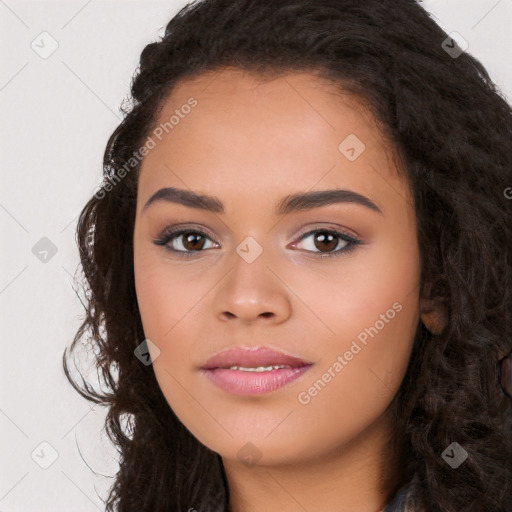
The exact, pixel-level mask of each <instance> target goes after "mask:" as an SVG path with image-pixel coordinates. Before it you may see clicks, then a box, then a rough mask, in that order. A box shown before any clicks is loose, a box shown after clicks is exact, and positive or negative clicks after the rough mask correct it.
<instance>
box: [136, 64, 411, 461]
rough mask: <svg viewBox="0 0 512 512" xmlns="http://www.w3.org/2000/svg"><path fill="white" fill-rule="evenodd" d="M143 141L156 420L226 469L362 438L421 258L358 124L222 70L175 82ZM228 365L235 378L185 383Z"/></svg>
mask: <svg viewBox="0 0 512 512" xmlns="http://www.w3.org/2000/svg"><path fill="white" fill-rule="evenodd" d="M191 98H192V99H191ZM186 105H193V106H192V107H191V108H188V107H186ZM171 116H174V119H173V120H172V121H171V123H172V126H170V124H169V119H171ZM166 122H167V129H163V130H162V129H161V128H160V130H158V127H159V126H162V125H163V123H166ZM156 130H158V131H154V132H153V134H150V135H151V136H152V139H153V141H154V143H155V144H151V146H153V145H154V147H153V148H152V149H150V151H149V153H148V154H147V155H146V156H145V158H144V160H143V162H142V165H141V172H140V176H139V186H138V196H137V212H136V221H135V230H134V272H135V283H136V292H137V299H138V303H139V308H140V313H141V318H142V323H143V327H144V332H145V335H146V338H147V339H149V340H150V341H151V344H149V346H150V351H151V354H152V356H153V358H154V361H153V368H154V371H155V374H156V377H157V380H158V383H159V385H160V387H161V389H162V392H163V394H164V396H165V398H166V399H167V401H168V403H169V405H170V407H171V408H172V409H173V410H174V412H175V413H176V415H177V416H178V417H179V418H180V420H181V421H182V423H183V424H184V425H185V426H186V427H187V428H188V429H189V430H190V432H191V433H192V434H193V435H194V436H195V437H196V438H197V439H198V440H199V441H200V442H202V443H203V444H205V445H206V446H208V447H209V448H211V449H212V450H214V451H215V452H217V453H219V454H220V455H221V456H222V457H223V458H224V459H225V460H233V461H236V460H238V459H240V460H242V459H243V458H246V456H250V457H252V458H253V459H258V460H259V461H260V463H261V464H265V463H266V464H277V463H279V462H281V461H284V460H286V461H288V462H290V461H292V460H297V461H298V460H311V459H313V458H315V457H316V458H318V457H322V456H326V455H327V454H328V453H330V452H331V453H332V451H333V450H334V449H337V448H339V449H342V448H343V447H348V446H349V445H350V443H352V442H353V441H354V440H356V439H358V438H360V437H361V436H362V435H364V433H365V432H369V431H374V432H377V431H378V429H377V430H375V429H376V428H377V427H378V426H379V425H381V426H383V425H385V421H384V420H385V418H386V416H387V415H386V409H387V408H388V406H389V404H390V402H391V401H392V399H393V397H394V396H395V394H396V392H397V391H398V388H399V386H400V384H401V382H402V379H403V376H404V374H405V371H406V368H407V364H408V361H409V358H410V354H411V347H412V343H413V338H414V334H415V331H416V328H417V325H418V321H419V318H420V304H419V288H418V286H419V278H420V257H419V250H418V244H417V237H416V217H415V213H414V208H413V202H412V198H411V193H410V190H409V187H408V184H407V183H406V182H405V181H404V179H403V178H402V177H400V175H399V173H398V169H397V167H396V164H395V163H394V162H396V161H397V159H396V158H394V157H393V151H392V150H393V148H392V147H391V146H390V144H388V142H387V141H386V139H385V137H384V136H383V135H382V134H381V133H380V132H379V130H378V128H377V125H376V121H375V119H373V118H372V116H371V114H370V113H369V112H368V110H366V109H365V108H364V107H363V106H362V104H361V103H360V102H358V100H357V99H356V98H355V97H353V96H350V95H349V94H342V93H339V91H336V89H335V88H334V86H332V85H328V84H327V83H325V82H322V81H320V80H319V78H318V77H316V76H315V75H313V74H309V73H290V74H286V75H283V76H282V77H280V78H277V79H273V80H267V81H262V80H260V79H257V78H255V77H254V76H251V75H249V74H247V73H244V72H242V71H240V70H236V69H231V68H225V69H223V70H222V72H216V73H208V74H204V75H201V76H199V77H196V78H194V79H191V80H186V81H182V82H180V84H179V85H178V86H177V87H176V88H175V89H174V90H173V92H172V94H171V96H170V97H169V98H168V100H167V102H166V103H165V105H164V108H163V110H162V112H161V114H160V117H159V119H158V121H157V128H156ZM155 134H157V135H155ZM171 188H172V189H179V190H178V193H177V192H176V191H174V193H171V191H169V190H167V191H163V192H160V193H159V194H158V195H157V196H155V194H156V193H157V192H158V191H161V190H162V189H171ZM179 191H184V192H181V193H179ZM342 191H345V192H342ZM347 191H348V192H347ZM185 194H188V196H185ZM190 194H198V195H201V196H202V199H201V201H200V202H199V204H198V203H197V201H196V202H194V201H193V200H192V199H191V198H190ZM303 194H306V195H305V196H304V197H303V198H302V199H292V196H295V195H303ZM205 196H208V200H207V199H206V197H205ZM290 199H291V200H290ZM148 202H149V203H148ZM172 229H176V230H178V231H179V230H183V231H182V232H181V233H170V231H171V230H172ZM141 341H142V340H141ZM258 347H264V348H267V349H269V350H274V351H276V352H279V353H281V356H276V355H275V354H274V355H272V354H271V355H268V354H266V355H265V354H263V351H256V352H254V351H252V350H251V349H255V348H258ZM237 348H239V349H242V352H238V353H235V354H234V355H233V358H234V359H230V360H227V359H225V360H223V362H224V366H226V364H227V365H228V366H230V367H231V366H235V368H234V369H224V370H220V371H219V368H221V367H222V365H221V364H220V363H218V361H217V363H218V364H217V366H216V367H217V368H218V369H217V370H214V369H210V370H204V369H202V368H203V367H204V366H205V364H206V363H207V361H208V360H209V359H210V358H211V357H212V356H213V355H216V354H218V353H221V352H223V351H225V350H229V349H237ZM243 349H247V350H245V351H244V350H243ZM254 354H260V355H261V354H263V356H262V357H263V359H264V358H265V357H266V358H267V359H266V360H265V361H263V359H257V358H256V359H254V358H253V359H251V357H253V356H254ZM283 354H284V355H283ZM287 356H288V358H287ZM290 356H291V357H293V358H296V359H289V357H290ZM244 357H245V359H244ZM226 361H228V363H226ZM236 362H239V364H236ZM283 362H284V364H283ZM233 363H235V364H233ZM274 363H281V364H274ZM269 365H274V366H279V368H274V369H269V368H267V366H269ZM301 365H302V366H301ZM207 366H208V365H207ZM210 366H213V367H215V365H214V364H213V365H210ZM236 366H238V367H244V368H245V369H237V368H236ZM257 366H263V367H264V368H263V370H262V369H261V368H260V369H259V371H258V372H256V371H251V369H252V370H255V369H256V367H257ZM372 429H373V430H372Z"/></svg>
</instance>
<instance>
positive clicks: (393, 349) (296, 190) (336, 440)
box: [64, 0, 512, 512]
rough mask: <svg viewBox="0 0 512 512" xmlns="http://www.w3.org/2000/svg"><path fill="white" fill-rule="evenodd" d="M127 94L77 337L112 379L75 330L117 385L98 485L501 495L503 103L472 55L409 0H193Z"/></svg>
mask: <svg viewBox="0 0 512 512" xmlns="http://www.w3.org/2000/svg"><path fill="white" fill-rule="evenodd" d="M455 50H457V51H455ZM132 96H133V105H132V107H131V109H130V110H129V111H127V112H126V117H125V119H124V120H123V122H122V123H121V124H120V126H119V127H118V128H117V129H116V130H115V132H114V133H113V134H112V136H111V138H110V140H109V142H108V144H107V148H106V151H105V157H104V168H105V173H104V174H105V180H104V181H105V182H104V185H103V187H102V188H101V189H99V190H98V191H97V192H96V193H95V195H94V197H92V198H91V200H90V201H89V202H88V203H87V205H86V206H85V208H84V210H83V212H82V215H81V217H80V221H79V226H78V233H77V235H78V244H79V248H80V256H81V262H82V266H83V270H84V275H85V277H86V280H87V284H88V288H89V296H88V302H87V304H86V311H87V316H86V318H85V320H84V322H83V325H82V326H81V328H80V330H79V332H78V333H77V335H76V338H75V340H74V343H73V345H72V347H71V349H74V348H75V346H76V345H77V344H78V342H80V340H82V339H83V338H84V337H86V336H89V337H91V338H92V341H93V342H94V343H95V344H96V347H97V365H98V368H99V369H100V371H101V372H102V375H103V377H104V378H105V381H106V383H107V384H108V385H109V386H110V390H109V391H108V392H107V391H106V392H104V393H103V392H98V391H96V390H94V389H93V388H92V387H90V386H87V385H86V384H85V383H84V384H85V387H84V388H83V389H82V388H80V387H79V386H78V385H77V384H76V383H74V382H73V381H72V380H71V378H70V377H69V374H68V372H67V368H66V359H65V357H66V354H64V368H65V371H66V375H68V378H70V381H71V383H72V384H73V385H74V386H75V388H76V389H77V390H78V391H79V392H80V393H81V394H82V395H83V396H85V397H86V398H88V399H89V400H91V401H93V402H96V403H102V404H105V405H107V406H108V407H109V412H108V417H107V429H108V431H109V435H110V436H111V438H112V440H113V441H114V442H115V443H116V444H117V445H118V446H119V449H120V453H121V461H120V462H121V468H120V471H119V473H118V474H117V476H116V480H115V484H114V486H113V487H112V489H111V494H110V496H109V499H108V502H107V510H120V511H128V510H148V511H170V510H172V511H178V510H189V511H193V510H200V511H207V510H208V511H228V510H229V511H232V512H239V511H253V510H254V511H256V510H279V511H283V512H284V511H292V510H293V511H295V510H307V511H309V512H312V511H315V510H350V511H360V512H370V511H371V512H375V511H382V510H385V511H386V512H398V511H414V512H419V511H425V512H435V511H443V512H444V511H446V512H452V511H460V510H464V511H474V512H477V511H478V512H481V511H483V510H485V511H487V510H489V511H496V512H498V511H502V512H505V511H510V510H512V439H511V436H510V428H511V426H512V414H511V412H512V403H511V400H510V398H509V396H507V393H510V389H509V386H510V378H509V377H510V373H509V372H510V369H509V368H510V358H509V357H508V356H509V354H510V352H511V350H512V338H511V332H512V329H511V320H510V311H512V297H511V292H510V290H511V289H512V274H511V268H512V265H511V251H510V249H511V248H512V231H511V226H512V213H511V201H510V200H509V197H510V196H509V194H507V190H508V187H510V185H511V183H512V173H511V168H512V165H511V164H512V142H511V135H512V119H511V108H510V106H509V105H508V104H507V102H506V101H505V100H504V99H503V98H502V97H501V96H500V94H499V92H498V91H497V90H496V88H495V86H494V84H493V83H492V82H491V80H490V79H489V76H488V75H487V73H486V71H485V69H484V68H483V67H482V65H481V64H480V63H479V62H478V61H477V60H476V59H474V58H473V57H471V56H470V55H468V54H467V53H465V52H463V51H462V49H461V48H459V47H458V46H457V44H456V43H455V41H454V40H453V39H451V38H450V37H449V36H448V35H447V34H445V33H444V32H443V31H442V30H441V29H440V28H439V27H438V26H437V25H436V24H435V23H434V22H433V21H432V20H431V19H430V18H429V16H428V14H427V13H426V12H425V11H424V10H423V9H422V8H421V7H420V6H419V5H418V4H417V3H416V2H415V1H412V0H399V1H394V2H391V1H385V2H382V1H381V0H365V1H362V2H361V1H359V0H358V1H356V0H343V1H340V0H322V1H307V0H283V1H281V2H270V1H266V0H265V1H261V0H259V1H255V0H235V1H226V0H205V1H201V2H195V3H194V4H190V5H188V6H187V7H185V8H184V9H182V10H181V11H180V12H179V13H178V14H177V15H176V16H175V17H174V18H173V19H172V20H171V21H170V22H169V24H168V25H167V28H166V32H165V36H164V37H163V39H162V41H160V42H158V43H151V44H148V45H147V46H146V48H145V49H144V50H143V52H142V55H141V59H140V70H139V73H138V74H137V76H136V77H135V80H134V82H133V84H132ZM151 362H152V364H150V363H151ZM498 363H499V364H498ZM500 378H501V380H500ZM126 419H128V421H127V422H126Z"/></svg>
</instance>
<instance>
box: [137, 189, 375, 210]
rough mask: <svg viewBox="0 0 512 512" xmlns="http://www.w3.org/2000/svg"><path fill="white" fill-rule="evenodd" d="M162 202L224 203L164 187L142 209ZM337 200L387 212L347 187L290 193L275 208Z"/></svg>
mask: <svg viewBox="0 0 512 512" xmlns="http://www.w3.org/2000/svg"><path fill="white" fill-rule="evenodd" d="M160 201H165V202H170V203H177V204H181V205H184V206H188V207H189V208H198V209H200V210H207V211H210V212H213V213H224V205H223V203H222V201H220V200H219V199H218V198H217V197H214V196H209V195H206V194H196V193H195V192H192V191H190V190H184V189H180V188H174V187H166V188H161V189H160V190H158V191H157V192H155V193H154V194H153V195H152V196H151V197H150V198H149V200H148V201H147V203H146V204H145V205H144V207H143V208H142V211H145V210H146V209H147V208H148V207H149V206H150V205H151V204H154V203H156V202H160ZM336 203H352V204H359V205H361V206H365V207H366V208H369V209H370V210H373V211H375V212H377V213H379V214H380V215H384V214H383V213H382V210H381V209H380V208H379V207H378V206H377V205H376V204H375V203H374V202H373V201H371V200H370V199H369V198H367V197H366V196H363V195H361V194H358V193H357V192H354V191H352V190H344V189H331V190H320V191H313V192H305V193H298V194H292V195H288V196H286V197H284V198H283V199H281V200H280V201H279V202H278V203H277V205H276V207H275V210H274V211H275V214H276V215H286V214H288V213H291V212H295V211H300V210H309V209H312V208H321V207H322V206H327V205H330V204H336Z"/></svg>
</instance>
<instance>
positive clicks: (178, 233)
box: [154, 229, 217, 256]
mask: <svg viewBox="0 0 512 512" xmlns="http://www.w3.org/2000/svg"><path fill="white" fill-rule="evenodd" d="M154 243H155V244H156V245H163V246H164V247H165V248H166V249H168V250H169V251H171V252H173V253H175V254H178V253H179V255H180V256H188V255H190V254H193V253H198V252H204V251H205V250H206V249H211V248H212V247H214V246H215V245H217V244H216V243H215V242H212V239H211V238H210V237H209V236H208V235H207V234H206V233H203V232H202V231H197V230H193V229H178V230H173V231H170V232H167V233H166V234H164V235H163V236H162V237H161V238H158V239H157V240H154ZM208 243H209V244H210V245H208Z"/></svg>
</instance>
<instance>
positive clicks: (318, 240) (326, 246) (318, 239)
mask: <svg viewBox="0 0 512 512" xmlns="http://www.w3.org/2000/svg"><path fill="white" fill-rule="evenodd" d="M314 244H315V247H316V248H317V249H319V250H321V251H324V250H325V251H328V252H329V251H333V250H334V249H336V246H337V245H338V238H337V237H336V236H335V235H333V234H332V233H328V232H327V231H318V232H317V234H316V235H315V237H314Z"/></svg>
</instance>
